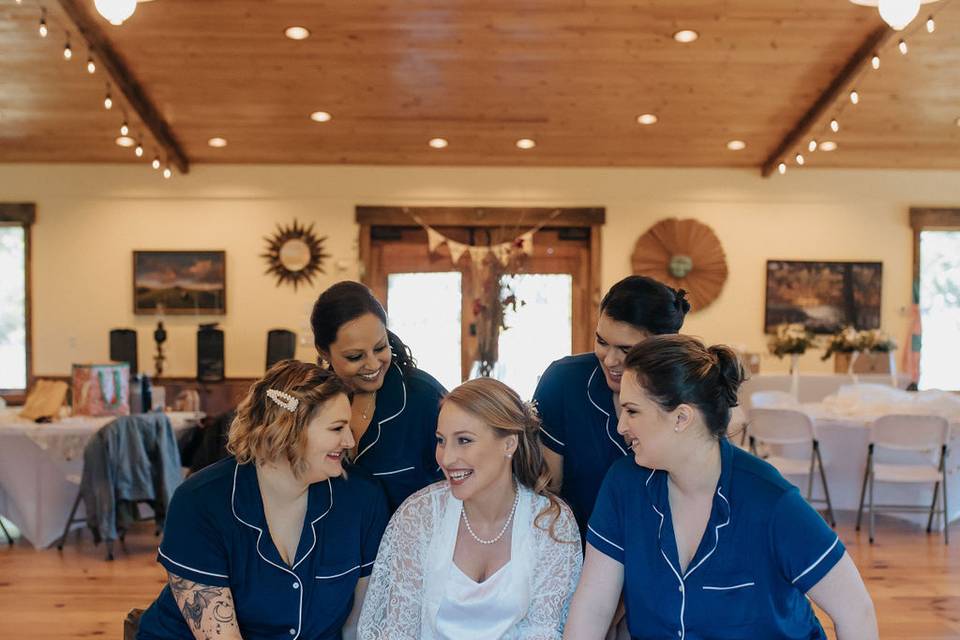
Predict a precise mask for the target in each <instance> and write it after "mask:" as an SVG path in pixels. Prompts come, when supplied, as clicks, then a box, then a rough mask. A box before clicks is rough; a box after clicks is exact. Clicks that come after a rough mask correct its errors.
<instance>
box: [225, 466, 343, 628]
mask: <svg viewBox="0 0 960 640" xmlns="http://www.w3.org/2000/svg"><path fill="white" fill-rule="evenodd" d="M239 470H240V465H239V464H237V465H236V466H235V467H234V468H233V490H232V491H231V492H230V509H231V511H233V517H234V518H236V519H237V520H238V521H240V522H241V523H242V524H245V525H247V526H248V527H250V528H251V529H255V530H256V531H257V544H256V549H257V555H258V556H260V558H261V559H262V560H263V561H264V562H266V563H267V564H269V565H272V566H274V567H276V568H277V569H280V570H281V571H283V572H284V573H289V574H290V575H291V576H293V577H294V578H295V579H296V581H297V583H298V584H299V583H300V582H302V580H301V579H300V576H298V575H297V574H296V573H294V572H293V571H291V570H290V569H287V568H286V567H281V566H280V565H279V564H277V563H276V562H271V561H270V560H268V559H267V558H266V556H264V555H263V553H261V552H260V540H261V539H262V538H263V529H261V528H260V527H257V526H254V525H252V524H250V523H249V522H247V521H246V520H244V519H243V518H241V517H240V516H238V515H237V505H236V503H237V472H238V471H239ZM327 486H328V487H330V507H329V508H328V509H327V510H326V511H324V512H323V514H322V515H321V516H320V517H319V518H317V519H316V520H314V521H313V522H311V523H310V530H311V531H312V532H313V545H311V546H310V550H309V551H307V553H306V554H305V555H304V556H303V558H301V559H300V562H303V560H304V558H306V557H307V556H309V555H310V552H311V551H313V547H314V546H315V545H316V544H317V531H316V529H314V528H313V525H315V524H316V523H317V521H318V520H320V518H323V517H324V516H325V515H327V514H328V513H330V509H332V508H333V485H332V484H331V483H330V480H329V479H327ZM297 564H300V563H299V562H298V563H297ZM297 564H295V565H293V568H294V569H296V568H297ZM297 595H298V597H299V604H298V606H297V633H296V635H295V636H293V638H292V639H291V640H297V638H299V637H300V630H301V627H303V589H297Z"/></svg>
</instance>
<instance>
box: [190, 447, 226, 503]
mask: <svg viewBox="0 0 960 640" xmlns="http://www.w3.org/2000/svg"><path fill="white" fill-rule="evenodd" d="M236 472H237V460H236V458H234V457H233V456H230V457H229V458H224V459H223V460H220V461H218V462H215V463H213V464H212V465H210V466H209V467H204V468H203V469H201V470H200V471H197V472H196V473H193V474H191V475H190V476H189V477H188V478H187V479H186V480H184V481H183V482H182V483H181V484H180V486H179V487H177V490H176V493H175V495H177V496H179V497H180V498H181V499H184V498H191V499H195V500H197V499H216V498H218V497H221V496H224V495H227V496H229V495H231V494H232V493H233V486H234V478H235V476H236Z"/></svg>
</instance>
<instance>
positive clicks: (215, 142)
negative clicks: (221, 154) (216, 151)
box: [207, 138, 227, 148]
mask: <svg viewBox="0 0 960 640" xmlns="http://www.w3.org/2000/svg"><path fill="white" fill-rule="evenodd" d="M207 144H208V145H210V146H211V147H216V148H222V147H225V146H227V141H226V139H224V138H210V139H209V140H207Z"/></svg>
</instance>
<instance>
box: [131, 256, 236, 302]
mask: <svg viewBox="0 0 960 640" xmlns="http://www.w3.org/2000/svg"><path fill="white" fill-rule="evenodd" d="M133 312H134V313H135V314H156V313H167V314H181V315H210V314H219V315H222V314H225V313H226V312H227V260H226V252H224V251H134V252H133Z"/></svg>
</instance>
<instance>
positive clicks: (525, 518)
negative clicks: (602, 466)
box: [358, 379, 582, 640]
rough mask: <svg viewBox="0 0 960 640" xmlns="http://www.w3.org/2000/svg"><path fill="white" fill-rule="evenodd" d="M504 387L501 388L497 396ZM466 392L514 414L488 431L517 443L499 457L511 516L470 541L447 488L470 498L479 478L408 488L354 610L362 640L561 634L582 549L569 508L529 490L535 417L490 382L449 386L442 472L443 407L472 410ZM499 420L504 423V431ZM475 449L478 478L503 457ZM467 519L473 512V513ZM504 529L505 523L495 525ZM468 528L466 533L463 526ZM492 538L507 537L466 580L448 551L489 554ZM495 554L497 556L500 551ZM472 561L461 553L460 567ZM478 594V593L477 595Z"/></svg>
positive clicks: (511, 639) (528, 639)
mask: <svg viewBox="0 0 960 640" xmlns="http://www.w3.org/2000/svg"><path fill="white" fill-rule="evenodd" d="M464 387H467V389H466V390H464ZM504 390H506V392H508V393H509V395H507V396H504ZM471 392H472V393H473V394H477V393H482V394H485V395H486V396H488V397H489V396H490V395H491V394H492V395H493V396H494V397H495V398H496V399H497V400H498V401H500V402H501V404H503V403H506V404H509V405H510V409H511V410H513V412H514V413H518V417H519V420H518V421H520V422H521V425H520V428H519V429H510V428H509V425H504V424H496V425H495V428H494V429H491V430H490V431H491V433H492V432H497V433H498V435H497V437H499V438H504V436H503V433H504V432H505V431H510V432H511V433H512V434H513V436H515V437H517V440H518V441H519V442H518V446H517V447H516V449H515V451H516V453H517V456H516V458H513V459H512V460H511V458H512V456H513V453H512V452H511V453H508V455H507V456H506V458H507V460H506V462H504V463H503V464H505V465H506V467H505V471H504V473H506V474H507V477H508V484H507V485H506V486H507V487H511V486H515V487H516V488H517V493H516V496H515V505H516V506H515V507H514V511H513V512H512V513H513V520H512V523H510V520H509V518H507V519H505V520H503V521H504V522H506V523H510V524H509V532H508V533H509V536H506V535H505V536H504V537H503V539H500V540H498V541H497V542H495V543H493V544H490V545H488V544H487V542H484V543H482V544H481V545H474V544H473V542H471V541H470V540H469V539H468V538H467V537H466V535H465V534H466V533H467V530H466V529H465V528H464V527H463V526H461V520H462V519H463V516H462V512H463V505H464V503H463V502H461V500H459V499H458V498H457V497H456V495H455V494H456V493H458V492H459V493H461V494H464V495H465V496H466V497H465V499H466V501H467V503H468V504H471V502H470V501H471V499H473V498H474V496H473V494H470V493H469V490H468V489H464V488H463V487H461V486H460V485H464V486H466V484H467V483H469V482H471V481H474V482H480V480H469V479H468V480H467V481H466V482H456V483H454V485H453V486H452V487H451V484H450V482H449V481H447V480H444V481H441V482H438V483H436V484H433V485H430V486H429V487H426V488H425V489H422V490H420V491H419V492H417V493H415V494H413V495H412V496H410V497H409V498H408V499H407V500H406V501H405V502H404V503H403V504H402V505H401V506H400V508H399V509H398V510H397V512H396V513H395V514H394V515H393V518H392V519H391V520H390V524H389V525H388V527H387V530H386V533H385V534H384V536H383V539H382V541H381V543H380V550H379V552H378V555H377V560H376V564H375V565H374V568H373V575H372V576H371V578H370V584H369V587H368V589H367V593H366V598H365V601H364V605H363V611H362V613H361V615H360V622H359V629H358V636H359V638H360V639H361V640H447V639H450V640H454V639H455V640H465V639H471V638H484V639H485V640H495V639H499V640H521V639H522V640H560V638H561V637H562V635H563V627H564V624H565V623H566V618H567V613H568V610H569V605H570V599H571V597H572V596H573V593H574V591H575V590H576V586H577V581H578V579H579V577H580V569H581V565H582V550H581V546H580V534H579V529H578V527H577V523H576V520H575V519H574V516H573V513H572V512H571V511H570V509H569V508H568V507H567V506H566V505H565V504H563V503H562V502H560V501H558V500H556V498H553V499H552V500H551V498H549V497H547V495H544V494H541V493H537V492H534V490H532V488H531V486H536V487H538V488H540V487H543V486H545V483H546V471H545V470H546V465H545V463H543V461H542V458H538V457H537V456H538V455H539V451H540V448H539V446H538V445H537V443H536V441H535V438H536V437H537V433H536V431H537V428H538V426H539V420H538V419H537V417H536V413H535V411H534V410H533V409H532V408H531V407H529V406H527V405H524V404H523V403H522V402H520V399H519V397H517V396H516V394H515V393H514V392H513V391H512V390H510V389H509V388H508V387H506V386H505V385H502V383H499V382H496V381H493V380H489V379H479V380H472V381H470V382H468V383H466V384H465V385H462V386H461V387H458V388H457V389H455V390H454V391H453V392H451V394H450V395H449V396H448V397H447V399H446V400H445V401H444V409H443V410H441V419H440V427H439V430H438V434H440V435H441V438H440V440H441V444H440V446H439V447H438V453H437V458H438V462H440V463H441V466H443V467H444V471H445V472H447V471H448V469H447V468H446V466H445V465H444V464H443V463H444V461H445V460H447V459H449V458H451V457H453V455H455V454H449V455H447V457H446V458H444V457H443V454H442V452H441V449H443V448H444V443H443V438H442V436H443V435H444V426H443V425H444V413H445V412H446V413H449V412H450V409H448V405H450V404H451V403H455V404H457V405H461V406H463V408H464V409H466V411H467V412H471V408H470V404H471V399H472V396H471ZM507 400H512V401H511V402H507ZM474 415H478V414H476V413H474ZM487 423H488V424H489V420H488V421H487ZM462 424H463V418H460V419H459V421H458V422H457V425H458V426H457V428H462ZM505 426H507V427H508V428H507V429H504V427H505ZM496 427H499V429H498V428H496ZM457 433H458V434H461V433H462V432H461V431H458V432H457ZM451 437H452V436H451ZM482 437H483V434H479V435H478V439H480V438H482ZM507 437H511V436H507ZM458 439H459V436H458ZM524 441H525V442H524ZM514 442H517V441H514ZM473 444H475V446H476V448H475V449H473V450H471V452H470V453H467V454H466V456H467V457H466V459H467V460H469V459H470V458H469V456H470V455H472V453H473V451H480V449H479V447H481V446H483V442H479V443H473ZM446 446H447V447H448V448H452V447H453V446H454V445H452V444H448V445H446ZM484 455H486V456H487V459H485V460H482V461H481V462H480V463H479V465H478V467H480V468H479V469H478V470H477V471H476V473H477V474H478V475H479V476H480V477H481V478H483V477H485V476H483V475H482V473H481V471H483V470H486V469H488V468H489V467H490V465H491V464H500V463H501V462H502V459H503V458H504V455H503V454H502V453H501V454H497V455H495V456H494V457H498V458H500V460H493V461H492V462H491V461H490V460H489V457H490V456H489V455H488V454H484ZM456 459H457V460H458V461H460V460H463V459H464V458H456ZM458 464H461V465H462V464H464V463H463V462H458ZM531 467H532V468H533V469H535V470H536V473H537V477H536V481H533V480H532V479H531V478H530V477H529V476H531V475H532V473H531ZM518 471H519V473H518ZM448 475H449V474H448ZM522 476H528V477H526V478H524V477H522ZM510 478H512V481H513V482H515V483H516V484H515V485H514V484H512V483H511V482H510V480H509V479H510ZM523 480H527V482H524V481H523ZM483 486H484V489H483V490H484V491H488V492H489V491H493V490H497V491H503V488H502V487H503V485H495V484H491V485H489V488H488V487H487V485H483ZM508 490H509V489H508ZM540 491H543V489H542V488H541V489H540ZM513 496H514V494H513V491H512V490H509V496H507V497H508V498H509V499H508V501H509V502H513V501H514V500H513ZM558 507H559V509H558ZM471 509H472V507H471ZM469 513H470V514H474V513H476V512H475V511H473V510H471V511H470V512H469ZM470 517H471V520H472V519H473V518H475V517H476V516H475V515H471V516H470ZM474 526H476V524H475V525H474ZM507 528H508V525H507V524H504V526H503V532H504V533H507ZM468 535H471V536H473V533H472V531H470V532H469V534H468ZM473 538H474V539H476V536H473ZM458 540H459V542H460V545H461V546H460V547H458ZM477 542H479V540H477ZM494 544H502V545H509V557H508V558H507V561H506V564H503V565H502V566H501V567H500V568H499V569H497V570H496V571H493V572H492V573H490V574H489V575H487V576H486V578H485V580H483V581H482V582H476V581H474V579H473V578H471V577H470V576H468V575H466V573H465V572H464V571H462V570H461V569H460V567H459V566H458V565H457V564H455V563H454V552H455V550H457V557H458V563H462V562H461V559H462V558H464V553H469V552H472V553H474V554H475V556H474V557H476V556H478V555H480V554H483V553H488V552H489V551H488V550H490V549H493V548H494V546H493V545H494ZM460 549H464V550H465V551H461V550H460ZM501 552H502V555H503V556H506V552H505V550H501ZM471 559H472V558H469V557H468V558H466V562H467V565H469V564H470V561H471ZM465 566H466V565H465ZM485 588H486V590H485V591H484V589H485ZM478 593H480V594H482V595H481V596H477V595H476V594H478ZM458 598H464V599H465V601H462V600H460V601H458Z"/></svg>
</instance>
